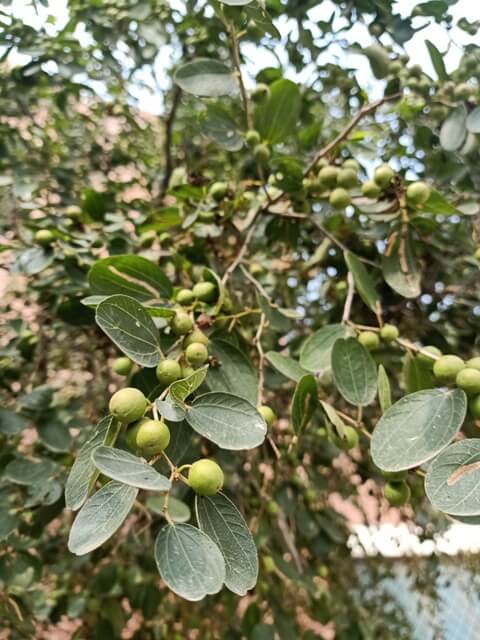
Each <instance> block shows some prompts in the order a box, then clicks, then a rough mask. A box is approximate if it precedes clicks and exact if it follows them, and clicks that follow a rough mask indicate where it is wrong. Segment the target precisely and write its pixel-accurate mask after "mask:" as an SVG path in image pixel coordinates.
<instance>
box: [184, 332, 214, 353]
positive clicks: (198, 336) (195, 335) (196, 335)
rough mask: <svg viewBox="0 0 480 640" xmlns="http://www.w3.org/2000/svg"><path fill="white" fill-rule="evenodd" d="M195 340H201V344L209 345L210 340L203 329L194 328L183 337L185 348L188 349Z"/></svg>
mask: <svg viewBox="0 0 480 640" xmlns="http://www.w3.org/2000/svg"><path fill="white" fill-rule="evenodd" d="M194 342H199V343H200V344H204V345H205V346H207V345H208V342H209V340H208V337H207V336H206V335H205V334H204V333H203V331H202V330H201V329H194V330H193V331H192V332H191V333H189V334H188V335H187V336H185V338H184V339H183V348H184V349H186V348H187V347H188V345H190V344H193V343H194Z"/></svg>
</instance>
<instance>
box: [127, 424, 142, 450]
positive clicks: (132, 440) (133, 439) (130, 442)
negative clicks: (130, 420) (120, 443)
mask: <svg viewBox="0 0 480 640" xmlns="http://www.w3.org/2000/svg"><path fill="white" fill-rule="evenodd" d="M140 422H141V421H140ZM139 426H140V423H139V422H137V423H136V424H132V426H131V427H128V429H127V432H126V433H125V444H126V445H127V449H128V450H129V451H131V452H132V453H136V452H137V449H138V447H137V432H138V427H139Z"/></svg>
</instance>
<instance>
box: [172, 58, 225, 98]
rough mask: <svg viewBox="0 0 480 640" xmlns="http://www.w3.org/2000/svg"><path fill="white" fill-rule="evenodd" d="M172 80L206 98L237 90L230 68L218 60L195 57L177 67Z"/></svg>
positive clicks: (190, 91)
mask: <svg viewBox="0 0 480 640" xmlns="http://www.w3.org/2000/svg"><path fill="white" fill-rule="evenodd" d="M174 80H175V82H176V84H178V86H179V87H181V88H182V89H183V90H184V91H186V92H187V93H193V95H195V96H203V97H207V98H217V97H219V96H225V95H230V94H231V93H235V92H236V90H237V83H236V82H235V78H234V77H233V75H232V72H231V70H230V69H229V68H228V67H227V66H226V65H224V64H223V62H219V61H218V60H210V59H209V58H197V59H196V60H193V61H192V62H187V63H186V64H183V65H182V66H181V67H179V69H177V71H176V73H175V75H174Z"/></svg>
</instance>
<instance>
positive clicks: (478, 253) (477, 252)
mask: <svg viewBox="0 0 480 640" xmlns="http://www.w3.org/2000/svg"><path fill="white" fill-rule="evenodd" d="M473 257H474V258H475V260H480V247H478V248H477V249H476V250H475V253H474V254H473Z"/></svg>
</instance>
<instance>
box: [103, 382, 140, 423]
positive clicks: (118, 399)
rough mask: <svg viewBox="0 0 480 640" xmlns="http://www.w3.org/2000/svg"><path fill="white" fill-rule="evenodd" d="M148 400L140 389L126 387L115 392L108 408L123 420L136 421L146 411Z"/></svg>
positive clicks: (127, 421)
mask: <svg viewBox="0 0 480 640" xmlns="http://www.w3.org/2000/svg"><path fill="white" fill-rule="evenodd" d="M147 404H148V400H147V399H146V398H145V396H144V395H143V393H142V392H141V391H140V389H135V388H134V387H125V389H120V391H117V392H116V393H114V394H113V396H112V397H111V398H110V402H109V404H108V408H109V411H110V413H111V414H112V415H113V416H114V417H115V418H117V419H118V420H120V421H121V422H126V423H130V422H136V421H137V420H140V418H141V417H142V416H143V414H144V413H145V409H146V408H147Z"/></svg>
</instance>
